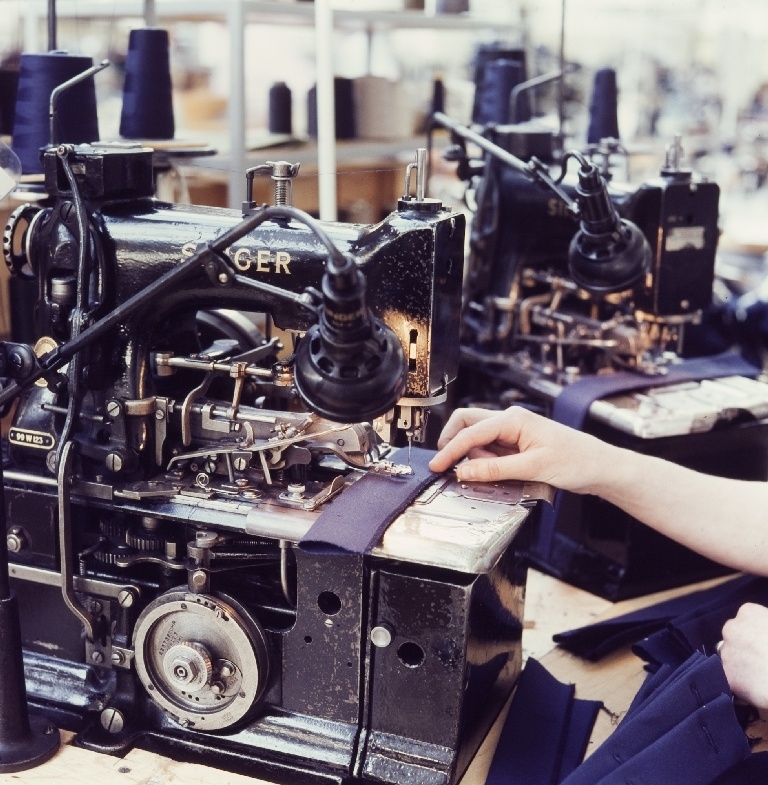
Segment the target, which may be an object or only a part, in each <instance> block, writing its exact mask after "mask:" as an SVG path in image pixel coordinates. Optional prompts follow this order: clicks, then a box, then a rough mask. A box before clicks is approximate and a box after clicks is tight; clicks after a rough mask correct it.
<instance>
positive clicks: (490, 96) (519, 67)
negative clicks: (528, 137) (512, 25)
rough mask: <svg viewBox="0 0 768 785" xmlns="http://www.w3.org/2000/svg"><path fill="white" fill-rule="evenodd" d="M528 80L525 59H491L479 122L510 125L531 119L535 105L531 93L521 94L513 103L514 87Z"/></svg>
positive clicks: (484, 75)
mask: <svg viewBox="0 0 768 785" xmlns="http://www.w3.org/2000/svg"><path fill="white" fill-rule="evenodd" d="M524 81H525V65H524V64H523V63H521V62H519V61H517V60H507V59H502V60H493V61H491V62H490V63H488V64H487V65H486V67H485V70H484V72H483V87H482V94H481V98H480V107H479V118H478V122H480V123H482V124H487V123H494V124H497V125H506V124H507V123H511V122H515V123H519V122H523V121H525V120H530V119H531V107H530V101H529V98H528V95H527V93H523V94H522V95H519V96H518V97H517V101H516V105H515V106H514V107H512V106H511V105H510V97H511V95H512V90H514V88H515V87H517V86H518V85H519V84H520V83H521V82H524Z"/></svg>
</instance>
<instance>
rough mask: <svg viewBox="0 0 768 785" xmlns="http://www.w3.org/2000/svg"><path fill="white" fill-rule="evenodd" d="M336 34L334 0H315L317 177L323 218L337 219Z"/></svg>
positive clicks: (326, 219) (327, 219)
mask: <svg viewBox="0 0 768 785" xmlns="http://www.w3.org/2000/svg"><path fill="white" fill-rule="evenodd" d="M333 35H334V33H333V9H332V7H331V3H330V0H315V47H316V50H317V55H316V65H317V67H316V71H317V180H318V190H319V194H318V196H319V200H320V219H321V220H323V221H335V220H336V219H337V218H338V207H337V204H336V100H335V96H334V73H333V69H334V51H333Z"/></svg>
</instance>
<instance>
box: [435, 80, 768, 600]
mask: <svg viewBox="0 0 768 785" xmlns="http://www.w3.org/2000/svg"><path fill="white" fill-rule="evenodd" d="M510 67H511V66H510ZM562 76H563V72H558V73H556V74H555V75H554V78H557V79H560V78H562ZM537 81H539V80H530V81H529V82H522V83H520V84H519V85H518V89H517V90H516V91H514V92H513V93H512V96H513V99H512V102H511V103H516V102H519V101H520V94H521V93H522V92H524V91H525V90H527V89H531V88H535V87H536V86H537ZM483 84H485V85H486V86H487V80H486V82H485V83H483ZM505 95H507V96H509V95H510V93H509V91H506V92H505ZM616 99H617V94H616V78H615V73H611V71H610V69H605V70H603V71H600V72H598V73H597V74H596V77H595V89H594V94H593V99H592V102H591V105H590V108H591V116H592V122H591V123H590V129H589V134H590V136H589V144H588V145H587V146H586V148H585V149H584V151H583V152H580V151H578V150H572V151H569V152H565V153H564V152H563V150H562V145H563V139H562V137H561V135H559V134H557V133H556V132H554V131H553V130H552V129H551V127H547V126H546V125H544V124H543V123H541V122H540V121H539V120H537V119H535V118H534V119H533V120H528V121H525V122H517V123H510V122H503V121H498V120H494V121H493V122H486V123H484V124H483V123H475V124H474V125H473V126H471V127H470V126H464V125H461V124H459V123H456V122H455V121H453V120H452V119H450V118H448V117H446V116H445V115H444V114H437V115H435V117H434V127H435V128H447V129H448V130H449V132H450V135H451V137H452V140H453V146H450V147H449V148H448V150H447V153H446V157H447V158H448V159H449V160H450V161H456V162H457V164H458V165H457V173H458V176H459V177H460V178H461V179H463V180H465V181H466V182H467V184H468V196H467V202H468V203H469V204H470V206H471V209H472V212H473V217H472V221H471V229H470V237H469V262H468V267H467V272H466V276H465V284H464V301H463V312H462V327H461V364H460V372H459V377H458V382H457V385H456V388H455V391H456V398H455V399H453V400H452V405H469V406H483V407H490V408H504V407H506V406H509V405H513V404H517V405H522V406H526V407H529V408H531V409H534V410H535V411H538V412H541V413H544V414H545V415H547V416H551V417H554V418H555V419H558V420H560V421H561V422H565V423H567V424H569V425H572V426H574V427H577V428H581V429H584V430H586V431H588V432H591V433H594V434H595V435H597V436H600V437H601V438H603V439H605V440H607V441H610V442H612V443H616V444H619V445H622V446H626V447H628V448H630V449H633V450H637V451H641V452H646V453H649V454H654V455H659V456H661V457H664V458H667V459H670V460H673V461H676V462H678V463H682V464H684V465H687V466H690V467H692V468H695V469H698V470H701V471H705V472H711V473H715V474H723V475H729V476H734V477H740V478H744V479H765V477H766V476H768V463H767V462H766V436H767V435H768V434H767V433H766V426H765V423H764V418H765V417H766V415H768V386H767V385H765V384H764V383H763V382H762V381H760V380H758V379H757V377H758V376H760V372H761V369H760V368H759V367H756V365H755V364H753V362H749V361H747V360H746V359H744V358H743V357H742V356H741V354H740V353H739V346H737V345H734V342H733V341H732V340H730V336H729V335H727V334H726V332H725V331H724V330H723V329H722V328H723V323H722V318H721V317H720V316H713V309H712V304H713V290H714V289H715V281H716V273H715V267H716V251H717V243H718V236H719V226H718V217H719V211H718V205H719V197H720V188H719V186H718V185H717V183H715V182H712V181H710V180H708V179H706V178H702V177H700V176H697V175H695V174H694V173H693V171H692V170H691V169H690V168H688V167H687V166H686V165H685V161H684V154H683V149H682V141H681V139H680V137H679V136H677V137H676V138H675V139H674V140H673V141H672V143H671V144H670V145H669V147H668V149H667V152H666V157H665V160H664V161H663V163H662V165H661V166H660V167H659V172H658V175H657V176H656V177H653V178H649V179H648V180H646V181H644V182H641V183H634V184H633V183H624V182H621V181H620V180H619V178H618V177H617V172H619V171H622V170H623V168H624V167H622V166H621V161H623V160H624V158H625V155H626V151H625V150H624V149H623V147H622V145H621V143H620V141H619V140H618V139H617V138H615V137H614V136H612V134H615V133H616V132H617V130H618V128H617V119H616ZM482 103H483V99H482V98H481V100H480V105H482ZM481 119H482V118H481ZM569 164H572V167H571V169H573V170H575V171H570V172H569V171H568V169H569ZM638 482H642V478H638ZM529 555H530V557H531V559H532V560H533V563H534V564H535V565H536V566H537V567H540V568H541V569H543V570H545V571H548V572H551V573H552V574H554V575H556V576H558V577H560V578H563V579H565V580H568V581H570V582H572V583H575V584H576V585H579V586H581V587H583V588H586V589H589V590H590V591H593V592H595V593H597V594H601V595H603V596H607V597H609V598H611V599H618V598H623V597H627V596H633V595H636V594H641V593H646V592H649V591H654V590H659V589H662V588H665V587H668V586H672V585H677V584H680V583H683V582H686V581H689V580H694V579H697V578H703V577H705V576H708V575H714V574H717V573H719V572H721V571H722V568H721V567H719V566H718V565H716V564H714V563H712V562H710V561H708V560H705V559H703V558H701V557H699V556H698V555H696V554H694V553H692V552H690V551H688V550H687V549H684V548H682V547H681V546H679V545H677V544H675V543H673V542H671V541H670V540H668V539H667V538H665V537H663V536H661V535H659V534H657V533H655V532H653V531H651V530H650V529H648V528H647V527H645V526H643V525H641V524H639V523H638V522H637V521H635V520H634V519H632V518H630V517H629V516H627V515H625V514H624V513H622V512H621V511H620V510H618V509H617V508H615V507H614V506H612V505H609V504H607V503H605V502H603V501H601V500H599V499H597V498H594V497H589V496H583V497H582V496H576V495H573V494H565V493H561V494H558V501H557V503H556V505H555V509H554V511H547V510H543V511H542V520H541V525H540V530H539V534H538V538H537V539H536V541H535V542H534V543H533V544H532V546H531V549H530V553H529Z"/></svg>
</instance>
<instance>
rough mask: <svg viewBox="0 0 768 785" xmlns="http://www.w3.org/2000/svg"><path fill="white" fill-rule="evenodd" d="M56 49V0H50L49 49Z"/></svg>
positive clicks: (50, 50)
mask: <svg viewBox="0 0 768 785" xmlns="http://www.w3.org/2000/svg"><path fill="white" fill-rule="evenodd" d="M54 49H56V0H48V51H49V52H52V51H53V50H54Z"/></svg>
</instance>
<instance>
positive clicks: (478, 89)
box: [472, 44, 527, 123]
mask: <svg viewBox="0 0 768 785" xmlns="http://www.w3.org/2000/svg"><path fill="white" fill-rule="evenodd" d="M495 60H513V61H514V62H516V63H520V65H521V67H522V69H523V76H522V78H523V79H525V78H526V77H525V74H526V72H527V68H526V58H525V50H524V49H513V48H505V47H502V46H500V45H499V44H485V45H482V46H480V47H478V49H477V51H476V52H475V57H474V68H473V71H474V73H473V77H472V81H473V82H474V84H475V96H474V100H473V102H472V122H474V123H482V122H483V121H482V120H481V119H480V115H481V109H480V105H481V102H482V99H483V85H484V83H485V69H486V68H487V67H488V65H489V64H490V63H492V62H494V61H495Z"/></svg>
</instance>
